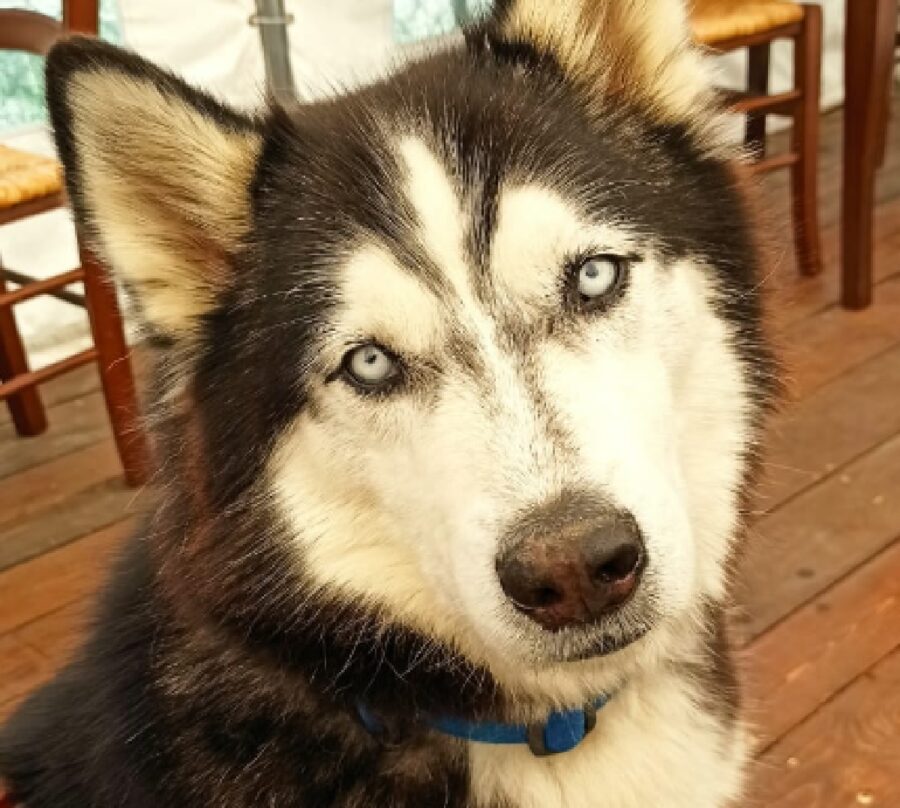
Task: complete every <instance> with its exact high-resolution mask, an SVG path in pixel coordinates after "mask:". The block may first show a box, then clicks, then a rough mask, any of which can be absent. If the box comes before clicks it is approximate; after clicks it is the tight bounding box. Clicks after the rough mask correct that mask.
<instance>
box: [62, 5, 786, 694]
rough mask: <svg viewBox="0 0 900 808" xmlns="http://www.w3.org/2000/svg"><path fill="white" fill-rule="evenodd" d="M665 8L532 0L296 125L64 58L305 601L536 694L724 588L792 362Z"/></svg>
mask: <svg viewBox="0 0 900 808" xmlns="http://www.w3.org/2000/svg"><path fill="white" fill-rule="evenodd" d="M657 5H658V6H659V8H656V7H654V9H655V10H654V12H653V14H650V13H649V12H648V11H647V9H646V8H645V4H644V3H642V2H627V3H612V2H610V3H604V2H600V0H592V1H591V2H588V1H587V0H586V2H585V3H584V5H583V6H579V5H578V4H577V3H573V4H571V6H567V5H566V4H557V3H552V4H551V3H546V4H540V3H537V2H525V1H524V0H523V2H520V3H506V4H503V8H502V9H501V10H500V11H498V12H497V14H496V16H495V17H494V18H493V19H492V20H490V21H488V22H487V23H486V24H485V25H484V26H483V27H481V28H478V29H477V30H474V31H472V32H471V34H470V36H469V39H468V43H467V46H466V48H459V49H458V50H450V51H447V52H444V53H440V54H437V55H435V56H432V57H431V58H429V59H427V60H425V61H423V62H421V63H417V64H414V65H412V66H409V67H407V68H405V69H403V70H402V71H400V72H399V73H398V74H397V75H396V76H394V77H392V78H391V79H389V80H386V81H384V82H382V83H379V84H377V85H375V86H373V87H371V88H368V89H365V90H362V91H360V92H357V93H354V94H352V95H350V96H347V97H345V98H341V99H337V100H334V101H330V102H327V103H322V104H316V105H309V106H306V107H300V108H298V109H296V110H291V111H290V112H284V111H280V112H276V113H273V114H272V115H271V116H270V117H268V118H266V119H264V120H252V121H251V120H248V119H244V118H242V117H240V116H238V115H236V114H234V113H231V112H229V111H226V110H224V109H222V108H221V107H219V106H218V105H217V104H215V103H214V102H211V101H210V100H209V99H206V98H205V97H203V96H200V95H199V94H197V93H195V92H194V91H191V90H189V89H188V88H186V87H185V86H183V85H182V84H181V83H180V82H177V81H176V80H174V79H172V78H171V77H168V76H166V75H164V74H162V73H159V72H157V71H154V70H153V69H151V68H150V67H149V66H147V65H146V64H145V63H143V62H140V61H139V60H136V59H135V58H134V57H128V56H124V55H122V54H120V53H119V52H116V51H113V50H112V49H109V48H105V47H102V46H99V45H89V44H85V43H81V44H78V43H76V44H72V45H68V46H65V47H64V48H62V49H60V50H58V51H57V52H56V53H55V55H54V56H53V57H51V62H50V77H51V93H52V96H51V101H52V103H53V108H54V123H55V127H56V131H57V137H58V140H59V142H60V146H61V152H62V155H63V158H64V160H65V162H66V167H67V172H68V176H69V182H70V188H71V189H72V191H73V197H74V199H75V202H76V209H77V212H78V213H79V215H80V217H81V218H82V220H83V221H84V222H85V223H86V225H87V226H88V228H89V232H90V233H91V235H92V236H93V237H94V239H95V241H96V244H97V246H98V248H99V249H100V250H102V252H103V254H104V255H105V257H106V258H107V259H108V261H109V262H110V264H111V265H112V266H113V267H114V268H115V269H116V270H117V271H118V272H119V273H120V275H121V277H122V278H123V280H124V281H125V282H126V283H127V284H128V285H129V286H130V287H131V289H132V290H133V292H134V295H135V297H136V299H137V301H138V303H139V305H140V307H141V311H142V313H143V315H144V317H145V319H146V321H147V323H148V325H149V326H150V327H151V329H152V330H153V332H154V333H155V334H156V335H157V336H158V337H159V339H160V341H162V342H165V343H166V345H168V346H169V350H170V352H171V354H172V355H173V356H177V357H178V361H177V368H176V370H175V372H174V373H173V374H172V376H171V378H169V380H168V382H166V384H165V385H164V387H163V389H162V390H161V394H160V397H161V398H162V399H164V400H166V401H170V402H171V401H182V402H183V401H187V402H188V403H187V405H185V406H186V407H187V408H188V409H189V410H191V411H192V412H193V413H195V414H196V418H194V417H193V416H191V417H189V418H188V419H187V420H188V421H189V422H190V423H195V422H196V423H198V424H199V426H198V427H197V429H199V431H200V432H201V433H202V439H201V440H200V444H201V445H202V447H203V455H204V459H203V460H202V461H197V460H196V459H195V460H193V461H191V462H192V467H196V466H197V464H198V463H200V464H201V465H202V466H203V471H202V473H200V486H201V487H202V488H203V489H204V491H205V493H204V495H203V497H202V499H203V507H204V508H212V509H213V510H215V511H216V512H217V513H218V514H222V513H224V512H227V511H228V509H229V508H231V509H233V510H235V511H238V510H240V509H241V508H243V507H245V506H246V503H248V502H249V503H251V506H252V503H258V504H259V507H265V508H266V509H267V510H270V511H271V512H272V514H273V516H272V518H273V519H276V520H277V521H278V523H279V525H280V529H279V531H278V535H279V536H280V537H281V538H280V539H279V542H280V545H279V556H278V557H279V559H280V560H281V561H280V563H282V564H289V565H291V567H292V569H291V571H290V576H291V578H292V580H296V581H299V582H300V584H299V585H298V587H297V591H296V592H294V593H293V595H289V596H288V597H296V599H297V606H296V609H300V608H301V606H302V604H303V603H304V602H306V601H308V600H309V599H311V598H312V599H314V598H316V597H325V598H328V599H330V600H331V601H334V600H335V599H337V600H342V601H344V602H349V603H354V604H360V607H361V608H366V609H373V610H375V611H377V612H378V614H379V615H381V616H382V619H387V620H388V621H391V622H396V623H397V624H400V625H403V626H405V627H407V628H409V629H410V630H412V631H414V632H418V633H420V634H422V635H423V636H425V637H428V638H429V640H430V641H433V642H439V643H445V644H447V646H449V647H452V648H454V649H456V650H457V651H461V652H462V653H463V654H465V655H467V656H468V657H469V658H471V659H473V660H474V661H476V662H477V663H479V664H483V665H486V666H487V667H488V668H489V669H491V670H492V671H493V672H494V673H495V674H497V675H498V676H499V678H501V679H504V680H511V679H515V677H516V671H517V670H520V669H529V670H539V669H541V668H542V667H555V668H558V667H559V665H560V664H565V663H571V662H574V661H576V660H583V659H585V658H587V657H593V656H597V655H608V654H610V653H613V652H615V651H618V650H620V649H623V648H624V647H625V646H629V645H632V646H634V645H638V646H639V645H640V644H641V643H646V642H648V641H649V640H650V638H651V637H653V636H656V635H659V636H664V635H665V632H666V631H672V630H673V626H675V625H678V624H681V623H683V622H684V621H685V620H686V619H687V620H690V619H692V617H693V616H696V615H697V614H698V613H699V610H700V607H701V606H702V604H703V603H704V601H705V600H708V599H717V598H720V597H721V595H722V591H723V585H724V565H725V560H726V557H727V555H728V552H729V549H730V544H731V542H732V539H733V537H734V535H735V532H736V527H737V520H738V511H739V496H740V493H741V489H742V486H743V485H744V483H745V477H746V474H747V464H748V455H749V453H750V450H751V448H752V445H753V442H754V440H755V430H756V426H757V423H756V422H757V420H758V414H759V413H758V410H759V408H760V401H761V394H764V393H765V392H766V391H767V390H768V388H769V379H768V374H769V367H768V359H767V354H766V352H765V350H764V348H763V346H762V344H761V342H760V336H759V331H758V323H757V316H758V311H757V303H756V290H755V285H754V283H755V282H754V270H755V267H754V260H755V258H754V255H753V247H752V243H751V241H750V239H749V238H748V237H747V234H746V224H745V222H744V221H743V216H744V214H743V210H742V207H741V205H740V203H739V201H738V198H737V194H736V192H735V190H734V188H733V183H732V179H731V173H730V171H729V169H728V168H727V166H726V164H725V163H724V158H720V157H718V156H716V154H715V153H714V151H713V150H712V148H711V147H710V144H709V141H708V137H709V135H708V132H707V131H706V124H707V122H708V116H707V114H706V113H705V112H704V105H705V104H706V87H705V85H704V83H703V81H702V76H701V73H700V71H699V68H698V66H697V62H696V56H695V55H694V54H693V53H692V52H691V51H690V50H689V49H687V48H686V47H685V45H684V43H683V19H682V13H681V10H680V4H679V3H677V2H674V0H673V2H665V3H660V4H657ZM560 6H562V8H560ZM54 87H55V88H56V89H55V91H54V89H53V88H54ZM112 110H116V112H115V113H113V112H112ZM173 406H174V405H173ZM182 438H183V436H182ZM164 473H165V469H164V470H163V474H164ZM236 503H241V505H240V506H238V505H236ZM270 540H271V541H275V540H274V539H270V538H269V537H267V536H266V535H260V536H259V537H258V541H259V542H260V544H264V543H265V542H267V541H270ZM283 573H284V575H285V576H287V575H288V572H287V571H283ZM277 574H278V573H277V572H273V571H272V570H267V575H277ZM260 588H261V583H260ZM644 635H647V639H646V640H644V639H641V638H643V637H644ZM639 641H640V642H639Z"/></svg>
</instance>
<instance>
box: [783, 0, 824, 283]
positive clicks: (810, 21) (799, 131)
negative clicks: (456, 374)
mask: <svg viewBox="0 0 900 808" xmlns="http://www.w3.org/2000/svg"><path fill="white" fill-rule="evenodd" d="M804 8H805V14H804V19H803V26H802V28H801V31H800V34H799V35H798V36H797V38H796V40H795V41H794V82H795V83H796V85H797V88H798V89H799V90H800V101H799V103H798V106H797V111H796V113H795V114H794V126H793V130H792V149H793V151H794V153H795V154H796V155H797V162H796V163H794V165H793V166H792V168H791V185H792V189H793V206H794V234H795V239H796V244H797V254H798V257H799V263H800V270H801V271H802V272H803V274H805V275H818V274H819V273H820V272H821V271H822V252H821V248H820V243H819V182H818V174H819V114H820V113H819V96H820V88H821V82H822V9H821V7H820V6H817V5H806V6H805V7H804Z"/></svg>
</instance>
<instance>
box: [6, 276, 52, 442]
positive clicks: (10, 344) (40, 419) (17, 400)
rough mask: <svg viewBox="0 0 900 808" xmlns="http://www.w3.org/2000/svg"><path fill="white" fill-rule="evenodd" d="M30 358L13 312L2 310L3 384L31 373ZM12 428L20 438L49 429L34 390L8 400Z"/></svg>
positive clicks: (38, 395)
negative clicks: (15, 377)
mask: <svg viewBox="0 0 900 808" xmlns="http://www.w3.org/2000/svg"><path fill="white" fill-rule="evenodd" d="M5 291H6V281H5V279H4V278H3V269H2V267H0V293H3V292H5ZM28 370H29V368H28V357H27V356H26V354H25V346H24V345H23V344H22V338H21V337H20V336H19V329H18V328H17V327H16V318H15V315H14V314H13V312H12V308H11V307H8V306H2V307H0V380H2V381H9V380H10V379H12V378H13V377H14V376H19V375H21V374H22V373H28ZM6 405H7V407H9V414H10V415H11V416H12V420H13V425H14V426H15V428H16V432H17V433H18V434H20V435H23V436H27V437H31V436H33V435H40V434H41V433H42V432H43V431H44V430H45V429H46V428H47V413H46V412H45V411H44V405H43V403H41V396H40V394H39V393H38V391H37V389H36V388H34V387H31V388H26V389H24V390H21V391H19V392H18V393H14V394H13V395H11V396H10V397H9V398H7V399H6Z"/></svg>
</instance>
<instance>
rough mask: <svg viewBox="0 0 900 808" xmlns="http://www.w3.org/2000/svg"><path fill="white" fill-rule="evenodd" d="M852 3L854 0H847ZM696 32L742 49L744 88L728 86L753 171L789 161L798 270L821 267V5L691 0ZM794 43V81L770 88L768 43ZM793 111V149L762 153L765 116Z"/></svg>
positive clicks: (715, 45) (705, 40)
mask: <svg viewBox="0 0 900 808" xmlns="http://www.w3.org/2000/svg"><path fill="white" fill-rule="evenodd" d="M849 1H850V2H853V0H849ZM691 28H692V33H693V36H694V39H695V40H696V41H697V42H699V43H700V44H702V45H705V46H706V47H708V48H710V49H711V50H713V51H717V52H721V53H725V52H728V51H733V50H737V49H738V48H747V50H748V55H749V69H748V74H747V90H746V91H745V92H740V93H728V94H727V96H728V102H729V104H730V106H731V108H732V109H734V110H735V111H737V112H742V113H745V114H746V116H747V127H746V135H745V142H746V144H747V145H748V146H749V147H750V148H751V149H753V151H754V152H755V154H756V155H757V158H758V161H757V163H756V164H755V166H754V169H755V170H756V171H771V170H774V169H778V168H786V167H790V170H791V180H792V181H791V185H792V195H793V200H792V201H793V219H794V233H795V238H796V245H797V257H798V263H799V265H800V269H801V271H802V272H803V273H804V274H807V275H816V274H818V273H819V272H820V271H821V269H822V258H821V251H820V246H819V213H818V150H819V89H820V84H821V69H822V10H821V8H820V7H819V6H817V5H803V4H800V3H795V2H792V1H791V0H692V9H691ZM779 39H790V40H793V43H794V87H793V89H791V90H789V91H787V92H784V93H778V94H774V95H770V94H769V57H770V50H771V45H772V43H773V42H774V41H776V40H779ZM768 115H786V116H789V117H791V118H793V128H792V134H791V148H790V151H788V152H787V153H786V154H779V155H777V156H774V157H767V156H766V117H767V116H768Z"/></svg>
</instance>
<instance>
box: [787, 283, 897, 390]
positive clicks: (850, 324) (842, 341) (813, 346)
mask: <svg viewBox="0 0 900 808" xmlns="http://www.w3.org/2000/svg"><path fill="white" fill-rule="evenodd" d="M776 339H777V341H778V342H779V343H780V345H781V346H782V348H781V354H782V358H783V361H784V364H785V368H786V376H787V379H786V380H787V383H788V388H789V394H790V397H791V398H792V399H793V400H797V399H802V398H804V397H806V396H808V395H810V394H811V393H813V392H815V391H816V390H817V389H819V388H820V387H822V386H823V385H825V384H828V383H829V382H831V381H834V380H835V379H837V378H838V377H839V376H841V375H842V374H844V373H846V372H847V371H848V370H850V369H851V368H853V367H855V366H856V365H859V364H861V363H862V362H865V361H867V360H869V359H871V358H873V357H874V356H877V355H878V354H880V353H883V352H884V351H886V350H888V349H889V348H891V347H892V346H894V345H897V344H898V343H900V277H894V278H890V279H889V280H887V281H885V282H884V283H882V284H881V285H880V286H879V287H878V305H876V306H870V307H869V308H867V309H863V310H862V311H848V310H847V309H844V308H841V307H840V306H834V307H832V308H829V309H826V310H825V311H822V312H819V313H818V314H816V315H814V316H813V317H810V318H809V319H808V320H803V321H802V322H800V323H795V324H794V325H793V326H792V327H789V328H787V329H785V330H784V332H783V333H781V334H777V335H776Z"/></svg>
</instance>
